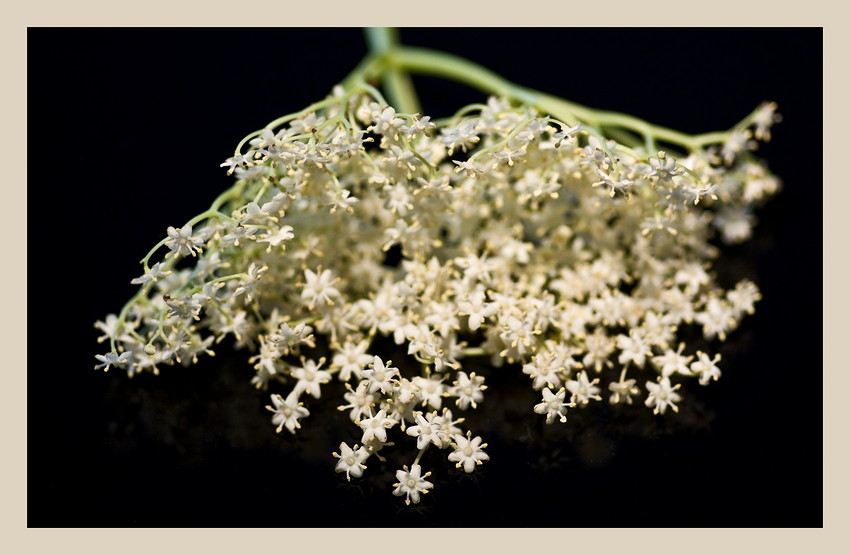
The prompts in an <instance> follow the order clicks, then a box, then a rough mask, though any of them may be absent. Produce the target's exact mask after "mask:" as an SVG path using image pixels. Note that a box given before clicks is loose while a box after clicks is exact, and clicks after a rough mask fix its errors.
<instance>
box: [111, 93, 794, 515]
mask: <svg viewBox="0 0 850 555" xmlns="http://www.w3.org/2000/svg"><path fill="white" fill-rule="evenodd" d="M773 108H774V107H773V106H772V105H766V106H765V107H764V108H763V109H762V111H760V112H757V113H756V114H757V117H755V116H754V117H751V118H750V120H749V122H748V125H747V126H745V127H743V128H742V129H740V130H739V131H738V132H736V133H732V134H730V138H729V140H728V141H727V142H726V143H723V144H717V145H714V146H713V147H710V148H707V149H705V150H702V149H695V150H694V151H692V152H690V153H689V154H688V155H687V156H684V155H683V156H680V157H679V158H674V157H672V156H670V155H667V154H666V153H664V152H657V151H656V152H647V151H645V150H644V149H642V148H640V147H634V146H633V147H627V146H625V145H623V144H620V143H618V142H616V141H613V140H609V139H607V138H605V137H601V138H600V137H599V136H598V133H593V132H592V133H590V134H588V133H587V131H586V130H584V129H583V128H582V125H581V124H578V123H577V122H569V123H566V122H561V121H558V120H554V119H552V118H550V117H546V116H544V115H541V114H539V113H537V111H536V110H535V109H534V108H532V107H529V106H516V105H512V104H510V103H509V102H508V101H507V100H505V99H503V98H490V99H489V101H488V102H487V104H486V105H475V106H472V107H467V108H465V109H463V110H461V111H460V112H459V114H460V115H459V116H457V117H455V118H452V119H448V120H445V121H440V122H432V121H430V119H429V118H428V117H422V116H421V115H419V114H403V113H397V112H396V111H395V110H394V109H393V107H391V106H387V105H385V104H384V103H383V102H382V99H380V98H378V97H377V96H376V95H375V94H373V93H372V92H370V91H369V90H366V89H363V88H362V87H360V88H356V87H355V88H353V89H351V90H343V89H342V88H341V87H339V88H337V89H335V90H334V93H333V95H331V96H330V97H328V98H327V99H325V100H323V101H322V102H319V103H317V104H315V105H314V106H313V107H311V108H310V109H308V110H305V111H303V112H299V113H297V114H293V115H291V116H287V117H285V118H282V119H281V120H278V122H277V124H276V125H275V126H273V127H271V128H268V129H265V130H263V131H262V132H261V133H257V134H255V136H254V137H250V136H249V139H250V140H249V144H250V150H248V151H247V152H245V153H241V152H239V151H237V153H236V154H235V155H234V156H233V157H231V158H229V159H228V160H227V161H226V162H225V163H224V164H222V166H225V167H227V168H228V173H234V174H235V176H236V179H237V181H236V183H235V184H234V185H233V186H232V187H231V188H230V189H228V190H227V191H225V192H224V193H223V194H222V195H220V196H219V197H218V198H217V199H216V200H215V202H214V203H213V204H212V206H211V207H210V209H209V210H207V211H205V212H204V213H202V214H200V215H198V216H196V217H195V218H193V219H192V220H191V221H189V222H187V223H186V224H185V225H184V226H182V227H180V228H174V227H170V228H168V230H167V232H168V233H167V235H168V237H167V239H164V240H163V241H162V242H161V243H160V244H159V245H157V246H156V247H155V248H154V249H153V250H152V251H151V252H150V253H149V254H148V256H147V257H145V259H144V268H145V272H144V275H142V276H141V277H137V278H135V279H134V280H133V281H132V283H135V284H140V285H141V286H142V288H141V290H140V291H139V292H138V293H137V294H136V295H135V296H134V297H133V298H132V299H131V300H130V302H128V304H127V305H126V306H125V307H124V310H122V311H121V313H120V314H119V315H117V316H116V315H109V316H108V317H107V318H106V319H105V321H104V322H98V323H97V324H96V326H97V327H98V328H100V329H101V330H102V331H103V333H104V335H103V336H102V337H101V340H107V339H108V340H109V341H110V347H111V349H110V352H108V353H107V354H105V355H98V357H97V358H98V360H100V361H101V364H100V365H98V368H104V367H105V369H107V370H108V369H109V368H110V366H116V367H122V368H125V369H126V370H127V372H128V373H129V374H130V375H133V374H134V373H136V372H141V371H145V370H148V371H152V372H154V373H158V372H159V367H160V366H162V365H170V364H173V363H175V362H178V363H182V364H184V365H186V364H190V363H192V362H196V361H197V357H198V356H199V355H200V354H203V353H207V354H212V351H211V350H210V347H212V345H213V343H219V342H220V341H222V339H223V338H225V337H226V336H227V335H228V334H230V335H232V336H233V337H234V338H235V341H236V346H237V347H242V346H245V347H248V348H249V349H251V350H252V353H256V354H253V355H252V356H251V357H250V359H249V362H250V363H252V364H253V365H254V368H255V370H256V375H255V376H254V378H253V380H252V381H253V383H254V384H255V385H256V387H258V388H261V389H268V388H272V390H273V391H278V390H279V391H282V394H278V393H277V392H275V393H273V394H272V395H271V400H272V403H273V404H272V405H270V406H268V407H267V408H268V409H269V410H270V411H272V412H273V416H272V424H273V425H274V426H276V427H277V431H278V432H280V431H282V430H283V428H286V429H287V430H288V431H289V432H291V433H295V432H296V431H297V430H298V429H299V428H300V426H301V423H302V421H303V420H304V419H305V418H307V417H308V416H309V415H310V412H309V406H310V405H311V404H312V403H315V402H318V401H319V399H320V398H321V397H322V386H323V385H324V384H327V383H328V382H329V381H330V380H333V379H338V380H340V381H342V382H345V384H346V388H347V393H345V396H344V401H343V402H340V401H339V400H337V401H332V402H335V403H339V404H340V406H339V409H340V410H343V411H349V416H350V419H351V422H352V426H353V427H354V429H356V430H358V431H357V432H356V433H357V434H358V436H362V437H360V444H361V446H360V447H358V445H354V447H349V446H348V444H347V443H345V442H343V443H341V445H340V448H339V453H334V454H333V455H334V456H336V457H337V459H338V462H337V465H336V471H337V472H340V473H345V475H346V478H347V479H349V480H350V479H351V478H352V477H354V478H358V477H360V476H362V474H363V471H364V470H365V469H366V465H365V464H364V463H365V462H366V461H367V460H368V459H369V458H370V457H371V456H373V455H374V456H375V457H376V458H378V459H380V460H382V461H383V460H384V458H383V457H382V456H381V455H379V454H378V453H379V452H380V451H381V450H382V448H385V447H387V446H390V445H393V444H392V443H390V442H388V440H389V439H391V438H392V437H393V434H394V437H395V438H396V439H398V440H399V441H401V440H402V439H404V440H408V441H415V442H416V448H417V449H418V450H419V453H420V457H421V454H422V452H424V450H425V449H427V448H429V447H430V446H431V445H433V446H434V447H436V448H438V449H445V450H446V451H447V460H448V461H450V462H451V463H453V464H455V465H456V466H457V467H458V468H462V469H463V470H464V471H465V472H473V471H474V470H475V468H476V467H477V466H478V465H480V464H481V463H482V461H486V460H488V459H489V457H488V455H487V454H486V453H485V452H484V451H483V449H484V448H485V447H486V444H483V443H482V439H481V437H477V436H474V434H473V432H472V431H471V430H464V429H462V428H461V427H460V424H462V423H463V421H464V419H463V418H457V417H456V416H455V415H453V414H452V411H453V410H459V411H466V410H469V409H470V408H471V409H476V408H477V407H478V406H479V405H480V404H482V403H484V402H485V401H486V399H485V398H486V395H485V390H486V385H485V384H484V381H485V379H484V377H483V376H479V375H476V374H475V373H469V374H467V372H466V371H464V369H463V362H462V361H463V359H464V358H465V357H471V356H479V357H480V356H484V357H488V358H489V362H490V364H491V365H492V366H493V367H494V368H502V367H503V366H505V365H506V364H507V365H518V366H517V367H518V368H521V371H522V372H523V373H525V374H528V376H529V378H530V384H529V385H530V387H532V388H534V389H535V390H538V391H539V392H540V395H541V402H540V404H538V405H536V406H534V407H529V412H532V411H533V412H534V413H538V414H540V415H545V417H546V422H547V423H553V422H554V421H555V420H556V419H557V420H559V421H560V422H566V420H567V416H566V415H567V410H568V409H572V408H573V407H578V408H579V409H581V408H582V407H586V406H588V405H592V404H593V403H594V402H600V401H602V396H601V393H602V392H603V390H607V391H608V392H609V393H610V395H609V396H608V402H609V403H612V404H616V403H629V404H631V403H632V402H633V400H634V399H641V397H642V396H644V391H645V392H646V394H645V396H644V398H643V399H642V402H644V403H645V404H646V406H647V407H649V408H650V409H651V410H652V411H653V412H655V413H660V414H664V413H665V411H666V410H667V409H668V408H670V409H671V410H673V411H677V410H678V407H677V403H679V402H680V401H681V397H680V395H679V394H677V392H676V391H677V390H678V389H679V388H680V386H681V381H682V380H684V379H687V378H692V377H696V378H698V381H699V383H700V384H702V385H706V384H708V383H709V381H711V380H716V379H718V378H719V377H720V370H719V369H718V367H717V363H718V361H719V358H720V357H719V355H715V356H714V357H713V358H712V357H711V356H710V355H708V354H705V353H703V352H696V353H694V354H688V353H687V351H686V349H687V347H686V345H685V344H684V343H681V342H679V338H678V337H677V331H678V328H679V326H681V325H682V324H692V323H693V324H697V325H699V326H701V327H702V330H703V333H704V336H705V338H706V339H708V340H711V339H714V338H718V339H720V340H724V339H725V338H726V336H727V335H728V334H729V333H730V332H731V331H732V330H734V329H735V327H736V326H737V325H738V324H739V322H740V321H741V319H742V317H743V315H744V314H750V313H752V312H753V310H754V303H755V302H756V301H758V300H759V298H760V296H759V291H758V289H757V287H756V286H755V285H754V284H753V283H751V282H748V281H744V282H741V283H739V284H738V285H737V286H736V287H735V288H734V289H732V290H729V291H724V290H722V289H721V288H719V287H718V286H717V284H716V283H715V281H714V279H713V277H712V273H711V259H712V258H713V257H715V256H716V255H717V249H716V248H715V247H714V246H712V245H711V244H710V242H709V240H710V238H711V237H712V234H713V232H714V229H717V230H719V231H720V234H721V237H722V238H723V240H724V241H727V242H736V241H742V240H745V239H746V238H748V237H749V236H750V232H751V227H752V225H753V221H754V220H753V216H752V211H753V206H754V205H755V204H756V203H757V202H759V201H761V200H763V199H765V198H767V197H768V196H769V195H771V194H772V193H775V192H776V191H777V189H778V186H779V182H778V180H777V179H776V178H775V177H773V176H772V175H771V174H770V173H769V172H768V170H767V169H766V167H765V166H764V165H763V164H761V163H759V162H758V161H757V160H756V159H755V158H753V156H752V154H751V152H750V151H751V149H752V148H753V147H754V145H753V144H752V141H751V140H750V136H751V134H752V132H751V131H750V130H749V129H750V127H753V128H754V130H755V135H756V136H757V137H761V138H767V137H769V125H770V124H771V123H772V122H773V121H774V119H775V118H772V117H770V116H771V114H773ZM243 144H244V141H243ZM163 247H164V248H165V249H166V250H167V251H168V252H167V253H166V254H165V255H164V257H163V258H162V259H161V260H160V261H158V262H157V263H156V264H153V265H152V266H148V262H149V260H150V258H151V257H152V256H153V255H154V254H155V253H156V252H157V251H158V249H160V248H163ZM391 249H393V250H394V251H399V252H400V254H401V257H402V258H401V261H400V263H398V264H392V263H390V259H389V258H388V251H389V250H391ZM186 257H189V258H188V259H187V260H189V261H191V262H192V263H193V265H191V267H188V268H185V269H182V270H177V269H176V267H175V264H176V262H177V261H178V260H180V259H186ZM314 334H315V335H314ZM379 336H382V337H386V338H391V340H392V341H393V342H394V343H395V344H397V345H405V346H406V348H407V354H408V355H409V358H408V360H405V361H397V363H398V367H393V366H392V362H391V361H388V360H386V361H385V358H386V354H385V353H380V352H375V349H374V348H373V347H374V340H375V339H376V338H377V337H379ZM319 337H321V338H324V339H323V341H324V342H325V343H326V344H327V349H328V351H327V355H328V356H327V357H320V358H318V359H317V358H316V356H312V355H311V354H310V353H312V352H317V351H318V348H317V341H319ZM320 347H321V345H320ZM328 361H330V363H329V364H328ZM615 365H617V366H618V367H619V368H621V369H622V370H621V373H620V378H619V380H614V381H611V382H610V383H607V384H601V383H600V379H601V378H602V370H603V369H605V368H611V367H614V366H615ZM506 370H507V368H506ZM629 374H631V375H632V377H628V378H627V376H628V375H629ZM674 383H675V385H674ZM282 387H283V388H284V389H280V388H282ZM311 398H312V399H311ZM446 405H450V406H446ZM531 417H532V418H533V417H534V416H533V415H531ZM358 428H359V429H358ZM329 455H330V454H329ZM420 457H417V458H416V461H414V463H413V464H412V465H411V467H410V469H408V467H407V466H404V469H403V470H399V471H398V472H397V479H398V483H397V484H395V488H396V489H395V490H394V493H395V494H396V495H399V496H405V500H406V502H408V503H410V502H411V501H412V502H414V503H415V502H418V501H419V499H420V494H421V493H425V492H427V491H428V490H429V489H430V488H432V487H433V484H432V483H431V482H428V481H426V480H425V478H426V477H428V476H429V474H430V473H425V474H423V473H422V469H421V467H420V465H419V464H418V463H419V461H420Z"/></svg>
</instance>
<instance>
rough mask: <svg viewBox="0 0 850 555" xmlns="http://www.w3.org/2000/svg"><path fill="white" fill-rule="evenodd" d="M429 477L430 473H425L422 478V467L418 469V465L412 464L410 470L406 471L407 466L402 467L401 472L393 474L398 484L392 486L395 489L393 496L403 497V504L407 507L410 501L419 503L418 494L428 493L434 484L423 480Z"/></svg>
mask: <svg viewBox="0 0 850 555" xmlns="http://www.w3.org/2000/svg"><path fill="white" fill-rule="evenodd" d="M430 475H431V473H430V472H426V473H425V475H424V476H423V475H422V467H420V466H419V465H418V464H414V465H413V467H412V468H411V469H410V470H408V468H407V465H405V466H404V467H403V470H399V471H397V472H396V474H395V476H396V480H398V483H396V484H393V486H394V487H395V490H394V491H393V495H396V496H402V495H405V496H406V498H405V500H404V502H405V503H406V504H407V505H410V502H411V501H413V502H414V503H419V499H420V496H419V494H420V493H428V490H430V489H431V488H433V487H434V484H432V483H431V482H429V481H427V480H425V478H427V477H428V476H430Z"/></svg>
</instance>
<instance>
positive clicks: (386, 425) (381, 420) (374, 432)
mask: <svg viewBox="0 0 850 555" xmlns="http://www.w3.org/2000/svg"><path fill="white" fill-rule="evenodd" d="M356 424H358V425H359V426H360V428H361V429H362V430H363V439H361V440H360V442H361V443H366V442H367V441H369V440H370V439H371V438H373V437H375V438H378V439H379V440H380V441H381V443H386V441H387V430H388V429H390V428H392V427H393V426H395V425H396V424H398V420H394V419H392V418H389V417H387V411H386V410H384V409H381V410H379V411H378V414H376V415H375V416H372V417H370V418H365V419H363V420H360V421H359V422H357V423H356Z"/></svg>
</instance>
